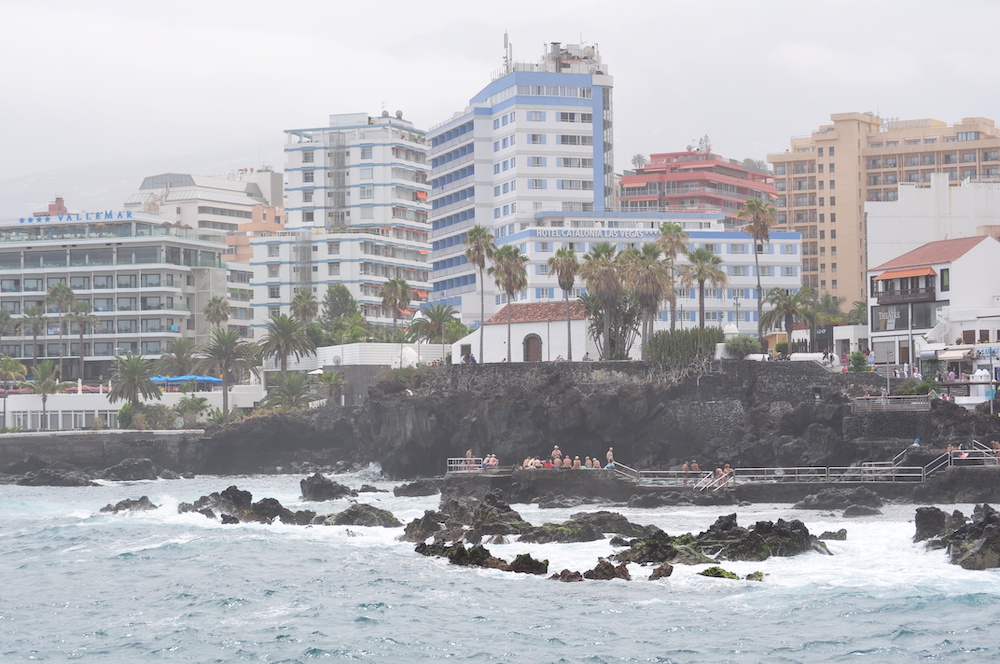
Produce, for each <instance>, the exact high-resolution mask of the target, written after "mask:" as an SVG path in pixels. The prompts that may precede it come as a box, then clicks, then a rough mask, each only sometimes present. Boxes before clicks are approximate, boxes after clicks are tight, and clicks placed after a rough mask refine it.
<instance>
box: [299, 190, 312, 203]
mask: <svg viewBox="0 0 1000 664" xmlns="http://www.w3.org/2000/svg"><path fill="white" fill-rule="evenodd" d="M302 202H303V203H312V202H313V190H312V189H306V190H305V191H303V192H302Z"/></svg>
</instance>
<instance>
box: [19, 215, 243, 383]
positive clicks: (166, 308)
mask: <svg viewBox="0 0 1000 664" xmlns="http://www.w3.org/2000/svg"><path fill="white" fill-rule="evenodd" d="M225 251H226V246H225V244H224V243H223V242H222V241H219V240H217V239H216V238H214V237H206V236H205V235H204V234H203V233H200V232H199V231H198V230H197V229H185V228H178V227H175V226H173V225H172V224H171V223H170V222H169V221H168V220H166V219H164V218H163V217H157V216H154V215H151V214H146V213H143V212H133V211H131V210H106V211H98V212H83V213H66V214H59V215H39V216H35V215H32V216H29V217H21V218H19V219H13V220H8V221H0V308H3V309H4V310H5V311H7V312H9V313H10V314H11V316H12V319H13V320H12V322H13V323H14V325H16V326H18V329H17V330H16V331H15V330H4V334H3V339H2V342H0V352H2V353H3V354H5V355H10V356H12V357H16V358H18V359H19V360H21V361H22V362H24V363H25V364H27V365H29V366H30V365H31V364H32V363H33V360H34V358H35V356H36V355H37V357H38V360H39V361H41V360H44V359H51V360H57V359H58V358H59V356H60V354H61V355H62V356H63V358H64V360H63V366H64V373H63V378H64V379H67V380H68V379H73V380H75V379H77V378H83V379H84V380H87V381H93V382H96V381H97V380H98V379H99V378H103V379H104V380H107V379H108V378H109V377H110V375H111V365H112V362H113V360H114V357H115V356H116V355H121V354H122V353H138V354H141V355H143V356H146V357H151V358H155V357H158V356H159V355H160V354H161V353H162V352H164V351H166V350H167V347H168V346H169V344H170V342H171V341H172V340H173V339H177V338H180V337H190V338H193V339H194V340H195V342H196V343H199V344H200V343H202V342H204V341H206V340H207V332H208V330H209V325H208V323H207V321H206V320H205V316H204V313H203V309H204V307H205V304H206V303H207V302H208V299H209V298H210V297H212V296H213V295H220V294H222V293H224V292H225V290H224V288H225V287H224V284H225V283H226V267H225V264H224V263H223V255H224V254H225ZM60 282H63V283H68V284H69V286H70V288H72V289H73V292H74V294H75V296H76V300H77V301H84V302H88V303H89V304H90V305H91V307H92V308H93V312H94V315H95V316H96V318H97V321H98V322H97V324H96V325H95V326H93V327H90V326H88V327H87V328H86V329H85V330H84V335H83V354H84V356H85V362H84V374H83V376H80V375H79V369H78V366H79V356H80V350H81V349H80V336H79V330H78V328H77V327H76V326H74V325H71V324H70V323H69V322H68V320H66V317H65V315H64V316H63V321H64V322H63V327H64V329H63V334H62V335H60V333H59V324H58V314H57V311H56V309H55V307H54V305H52V304H50V303H47V302H46V301H45V298H46V293H47V291H48V289H49V288H51V287H52V286H53V285H55V284H56V283H60ZM219 284H223V289H222V290H219V287H218V285H219ZM30 307H42V308H43V309H44V310H45V312H46V316H47V325H46V326H45V328H44V329H42V330H41V332H40V334H38V335H37V338H35V335H33V334H32V331H31V329H30V328H28V326H27V325H24V324H22V323H23V321H24V317H25V311H26V310H27V309H29V308H30ZM64 313H65V312H64Z"/></svg>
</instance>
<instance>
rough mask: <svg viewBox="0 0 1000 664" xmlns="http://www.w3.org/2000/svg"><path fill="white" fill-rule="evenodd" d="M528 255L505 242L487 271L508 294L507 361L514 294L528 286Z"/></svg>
mask: <svg viewBox="0 0 1000 664" xmlns="http://www.w3.org/2000/svg"><path fill="white" fill-rule="evenodd" d="M528 260H529V259H528V257H527V256H525V255H524V254H522V253H521V250H520V249H518V248H517V247H515V246H514V245H512V244H505V245H504V246H502V247H500V248H499V249H497V250H496V251H494V252H493V265H492V266H490V269H489V270H487V273H488V274H489V275H490V276H492V277H493V281H494V282H495V283H496V285H497V288H499V289H500V290H502V291H503V292H504V293H506V295H507V361H508V362H510V361H511V359H510V358H511V355H510V322H511V314H513V310H514V296H515V295H516V294H517V292H518V291H520V290H522V289H524V288H527V286H528V268H527V267H526V266H527V264H528Z"/></svg>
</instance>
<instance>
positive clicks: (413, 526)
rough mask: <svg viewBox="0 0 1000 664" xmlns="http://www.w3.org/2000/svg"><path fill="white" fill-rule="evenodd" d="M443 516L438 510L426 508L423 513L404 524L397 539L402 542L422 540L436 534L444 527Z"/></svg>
mask: <svg viewBox="0 0 1000 664" xmlns="http://www.w3.org/2000/svg"><path fill="white" fill-rule="evenodd" d="M444 520H445V517H444V515H443V514H441V513H440V512H435V511H433V510H427V511H426V512H424V515H423V516H421V517H417V518H416V519H414V520H413V521H410V522H409V523H408V524H406V528H404V529H403V534H402V535H400V536H399V539H400V540H402V541H403V542H423V541H424V540H426V539H427V538H428V537H431V536H432V535H436V534H437V533H439V532H441V530H442V529H443V528H444V526H443V525H442V524H444Z"/></svg>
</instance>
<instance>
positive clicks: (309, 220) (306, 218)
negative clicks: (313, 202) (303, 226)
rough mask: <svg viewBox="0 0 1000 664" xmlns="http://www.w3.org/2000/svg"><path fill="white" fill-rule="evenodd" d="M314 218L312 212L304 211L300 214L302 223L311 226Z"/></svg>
mask: <svg viewBox="0 0 1000 664" xmlns="http://www.w3.org/2000/svg"><path fill="white" fill-rule="evenodd" d="M314 218H315V214H314V213H313V211H312V210H306V211H305V212H303V213H302V221H304V222H306V223H308V224H311V223H312V222H313V220H314Z"/></svg>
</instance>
